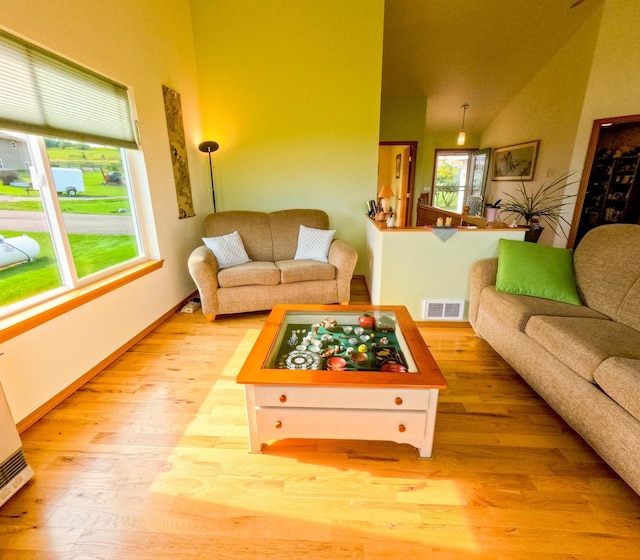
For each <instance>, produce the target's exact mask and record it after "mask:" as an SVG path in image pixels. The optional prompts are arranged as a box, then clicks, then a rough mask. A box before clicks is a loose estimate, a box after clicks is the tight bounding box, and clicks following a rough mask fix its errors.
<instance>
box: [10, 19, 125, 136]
mask: <svg viewBox="0 0 640 560" xmlns="http://www.w3.org/2000/svg"><path fill="white" fill-rule="evenodd" d="M0 75H1V76H2V78H3V79H2V87H0V128H8V129H12V130H19V131H21V132H26V133H32V134H38V135H41V136H52V137H56V138H71V139H73V140H81V141H85V142H91V143H96V144H107V145H111V146H118V147H121V148H133V149H136V148H137V147H138V145H137V142H136V137H135V133H134V128H133V122H132V118H131V107H130V105H129V95H128V91H127V88H126V87H125V86H123V85H121V84H118V83H117V82H114V81H112V80H109V79H108V78H105V77H104V76H100V75H99V74H96V73H95V72H92V71H91V70H87V69H86V68H82V67H81V66H78V65H77V64H74V63H73V62H70V61H68V60H66V59H63V58H61V57H59V56H56V55H54V54H52V53H50V52H47V51H45V50H43V49H41V48H39V47H37V46H36V45H32V44H31V43H28V42H26V41H24V40H22V39H19V38H18V37H15V36H13V35H11V34H9V33H6V32H5V31H3V30H1V29H0Z"/></svg>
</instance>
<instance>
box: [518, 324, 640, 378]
mask: <svg viewBox="0 0 640 560" xmlns="http://www.w3.org/2000/svg"><path fill="white" fill-rule="evenodd" d="M525 333H526V334H527V335H528V336H529V337H530V338H531V339H532V340H534V341H535V342H537V343H538V344H539V345H540V346H542V347H543V348H544V349H545V350H547V351H548V352H549V353H550V354H552V355H554V356H555V357H556V358H557V359H558V360H559V361H561V362H562V363H563V364H564V365H566V366H567V367H569V368H571V369H572V370H573V371H575V372H576V373H577V374H578V375H580V376H582V377H584V378H585V379H586V380H588V381H591V382H592V383H594V382H595V381H594V372H595V370H596V368H597V367H598V366H599V365H600V364H601V363H602V362H604V361H605V360H607V359H608V358H610V357H612V356H619V357H622V358H632V359H640V332H638V331H636V330H635V329H632V328H631V327H627V326H626V325H623V324H621V323H616V322H615V321H609V320H602V319H585V318H576V317H543V316H534V317H531V318H530V319H529V321H528V322H527V326H526V327H525ZM531 359H532V360H535V356H531Z"/></svg>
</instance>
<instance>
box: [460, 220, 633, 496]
mask: <svg viewBox="0 0 640 560" xmlns="http://www.w3.org/2000/svg"><path fill="white" fill-rule="evenodd" d="M573 267H574V272H575V278H576V284H577V288H578V294H579V295H580V299H581V300H582V302H583V304H584V305H583V306H577V305H571V304H569V303H561V302H558V301H552V300H548V299H540V298H537V297H532V296H523V295H514V294H510V293H505V292H499V291H497V290H496V287H495V284H496V270H497V259H490V260H483V261H479V262H477V263H476V264H475V265H474V267H473V268H472V272H471V294H470V310H469V320H470V322H471V324H472V326H473V328H474V329H475V330H476V332H477V334H478V335H479V336H481V337H482V338H484V339H485V340H486V341H487V342H489V344H490V345H491V346H492V347H493V348H494V349H495V350H496V351H497V352H498V353H499V354H500V355H501V356H502V357H503V358H504V359H505V360H506V361H507V362H508V363H509V364H510V365H511V366H512V367H513V368H514V369H515V370H516V371H517V372H518V373H519V374H520V375H521V376H522V377H523V379H524V380H525V381H526V382H527V383H528V384H529V385H530V386H531V387H532V388H533V389H534V390H535V391H536V392H537V393H538V394H539V395H540V396H541V397H542V398H544V399H545V400H546V401H547V403H548V404H549V405H550V406H551V407H552V408H553V409H554V410H555V411H556V412H558V414H560V415H561V416H562V417H563V418H564V420H565V421H566V422H567V423H568V424H569V425H570V426H571V427H572V428H573V429H574V430H575V431H576V432H578V433H579V434H580V435H581V436H582V437H583V438H584V439H585V441H586V442H587V443H589V445H591V446H592V447H593V449H594V450H595V451H596V452H597V453H598V454H599V455H600V456H601V457H602V458H603V459H604V460H605V461H606V462H607V463H609V465H610V466H611V467H612V468H613V469H614V470H616V471H617V472H618V474H619V475H620V476H621V477H622V478H623V479H624V480H626V481H627V483H628V484H629V485H630V486H631V487H632V488H633V489H634V490H635V491H636V492H638V493H639V494H640V225H628V224H613V225H606V226H601V227H598V228H596V229H593V230H591V231H590V232H589V233H588V234H587V235H586V236H585V237H584V238H583V239H582V241H581V242H580V244H579V245H578V247H577V248H576V250H575V252H574V256H573Z"/></svg>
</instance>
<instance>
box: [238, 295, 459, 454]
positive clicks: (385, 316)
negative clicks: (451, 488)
mask: <svg viewBox="0 0 640 560" xmlns="http://www.w3.org/2000/svg"><path fill="white" fill-rule="evenodd" d="M237 382H238V383H241V384H244V385H245V396H246V406H247V419H248V424H249V441H250V449H251V451H253V452H260V451H261V450H262V446H263V445H264V444H267V443H268V442H270V441H272V440H279V439H286V438H314V439H365V440H385V441H394V442H397V443H408V444H410V445H412V446H414V447H416V448H417V449H418V453H419V455H420V457H431V453H432V449H433V434H434V430H435V421H436V409H437V405H438V392H439V390H440V389H446V387H447V382H446V381H445V379H444V377H443V375H442V372H441V371H440V368H438V365H437V364H436V362H435V360H434V359H433V356H432V355H431V352H430V351H429V348H428V347H427V345H426V344H425V342H424V340H423V339H422V336H421V335H420V332H419V331H418V329H417V327H416V325H415V323H414V322H413V320H412V319H411V316H410V315H409V312H408V311H407V309H406V308H405V307H402V306H363V305H359V306H355V305H277V306H276V307H274V309H273V311H272V312H271V314H270V315H269V317H268V318H267V321H266V324H265V326H264V328H263V329H262V332H261V333H260V335H259V337H258V339H257V341H256V343H255V345H254V347H253V349H252V350H251V352H250V353H249V356H248V357H247V359H246V361H245V363H244V365H243V367H242V369H241V370H240V373H239V374H238V377H237Z"/></svg>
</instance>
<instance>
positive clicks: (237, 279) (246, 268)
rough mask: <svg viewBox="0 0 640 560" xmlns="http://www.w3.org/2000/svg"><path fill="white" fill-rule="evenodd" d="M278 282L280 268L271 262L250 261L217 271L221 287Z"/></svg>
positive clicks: (268, 284)
mask: <svg viewBox="0 0 640 560" xmlns="http://www.w3.org/2000/svg"><path fill="white" fill-rule="evenodd" d="M279 283H280V269H279V268H278V267H277V266H276V265H275V264H274V263H272V262H265V261H250V262H248V263H245V264H239V265H237V266H230V267H229V268H223V269H222V270H220V271H218V284H219V285H220V287H221V288H233V287H234V286H253V285H259V286H273V285H274V284H279Z"/></svg>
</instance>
